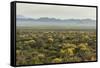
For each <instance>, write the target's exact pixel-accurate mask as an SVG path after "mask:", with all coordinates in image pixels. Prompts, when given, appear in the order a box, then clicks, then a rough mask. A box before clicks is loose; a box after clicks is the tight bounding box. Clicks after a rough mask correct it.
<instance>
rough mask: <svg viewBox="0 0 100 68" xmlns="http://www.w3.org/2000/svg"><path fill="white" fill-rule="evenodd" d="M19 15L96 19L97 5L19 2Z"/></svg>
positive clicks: (17, 8)
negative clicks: (82, 5) (81, 5)
mask: <svg viewBox="0 0 100 68" xmlns="http://www.w3.org/2000/svg"><path fill="white" fill-rule="evenodd" d="M16 12H17V15H22V16H25V17H29V18H35V19H37V18H40V17H48V18H56V19H93V20H96V8H95V7H80V6H79V7H76V6H59V5H44V4H28V3H17V5H16Z"/></svg>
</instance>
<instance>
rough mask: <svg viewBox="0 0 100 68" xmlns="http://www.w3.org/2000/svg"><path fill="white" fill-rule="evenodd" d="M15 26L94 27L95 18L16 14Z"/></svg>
mask: <svg viewBox="0 0 100 68" xmlns="http://www.w3.org/2000/svg"><path fill="white" fill-rule="evenodd" d="M16 21H17V26H34V27H35V26H39V27H40V26H41V27H45V26H48V27H49V26H54V27H82V28H84V27H85V28H96V20H92V19H56V18H48V17H40V18H37V19H34V18H29V17H25V16H22V15H17V17H16Z"/></svg>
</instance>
